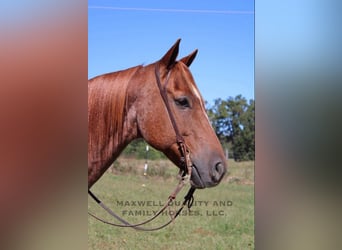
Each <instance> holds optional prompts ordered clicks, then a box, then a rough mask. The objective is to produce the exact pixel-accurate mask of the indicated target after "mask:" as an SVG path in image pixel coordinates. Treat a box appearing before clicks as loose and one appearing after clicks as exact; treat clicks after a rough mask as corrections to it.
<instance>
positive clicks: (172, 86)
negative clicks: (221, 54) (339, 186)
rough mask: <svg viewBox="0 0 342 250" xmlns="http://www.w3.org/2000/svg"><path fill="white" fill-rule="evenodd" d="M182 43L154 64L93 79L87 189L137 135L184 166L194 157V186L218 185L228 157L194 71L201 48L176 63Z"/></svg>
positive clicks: (89, 104) (191, 163) (89, 98)
mask: <svg viewBox="0 0 342 250" xmlns="http://www.w3.org/2000/svg"><path fill="white" fill-rule="evenodd" d="M179 44H180V39H178V40H177V41H176V43H175V44H174V45H173V46H172V47H171V48H170V49H169V50H168V51H167V52H166V54H165V55H164V56H163V57H162V58H161V59H160V60H158V61H156V62H155V63H152V64H149V65H146V66H143V65H138V66H135V67H132V68H128V69H125V70H121V71H117V72H112V73H106V74H102V75H99V76H96V77H94V78H92V79H90V80H88V190H89V189H90V188H91V187H92V185H94V183H95V182H96V181H97V180H98V179H99V178H100V177H101V176H102V175H103V174H104V172H105V171H106V170H107V169H108V168H109V167H110V166H111V164H112V163H113V162H114V161H115V159H117V157H118V156H119V155H120V153H121V152H122V151H123V149H124V148H125V147H126V146H127V145H128V144H129V143H130V142H131V141H133V140H134V139H137V138H143V139H144V140H145V141H146V142H147V143H148V144H150V145H151V146H152V147H154V148H156V149H157V150H159V151H161V152H163V153H164V154H165V155H166V156H167V158H168V159H169V160H171V161H172V162H173V163H174V164H175V165H176V166H177V167H178V168H180V170H183V169H184V157H186V158H189V159H187V161H186V162H188V164H190V165H191V166H190V167H189V166H188V167H189V170H190V172H191V173H190V177H189V178H190V184H191V186H192V187H193V188H199V189H203V188H207V187H213V186H216V185H217V184H219V182H220V181H221V180H222V178H223V177H224V175H225V173H226V171H227V160H226V159H225V155H224V152H223V149H222V146H221V144H220V142H219V140H218V138H217V136H216V134H215V132H214V130H213V128H212V126H211V123H210V121H209V119H208V116H207V114H206V111H205V106H204V101H203V98H202V96H201V94H200V91H199V89H198V87H197V86H196V84H195V81H194V78H193V76H192V74H191V72H190V70H189V67H190V65H191V64H192V62H193V60H194V59H195V57H196V55H197V51H198V50H197V49H196V50H195V51H193V52H192V53H190V54H189V55H188V56H186V57H183V58H182V59H180V60H178V61H177V60H176V59H177V56H178V51H179ZM181 143H182V144H181ZM180 147H184V148H185V149H184V148H183V150H180ZM184 154H186V156H185V155H184ZM180 159H183V161H182V160H180ZM184 171H186V169H185V170H184ZM188 173H189V172H188Z"/></svg>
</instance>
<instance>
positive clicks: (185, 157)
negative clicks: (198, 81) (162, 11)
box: [88, 62, 196, 231]
mask: <svg viewBox="0 0 342 250" xmlns="http://www.w3.org/2000/svg"><path fill="white" fill-rule="evenodd" d="M171 71H172V68H168V73H167V76H166V80H165V83H164V87H163V86H162V83H161V78H160V72H159V62H157V63H156V65H155V76H156V81H157V85H158V88H159V91H160V95H161V97H162V99H163V102H164V105H165V107H166V110H167V113H168V115H169V118H170V121H171V124H172V127H173V129H174V131H175V133H176V143H177V145H178V150H179V152H180V155H181V157H180V166H181V170H180V176H181V179H180V181H179V183H178V185H177V187H176V188H175V190H174V191H173V192H172V193H171V194H170V195H169V198H168V200H167V201H166V202H165V204H164V206H163V207H162V208H161V209H160V210H159V212H157V213H156V214H155V215H154V216H153V217H151V218H150V219H148V220H146V221H143V222H141V223H137V224H131V223H129V222H127V221H126V220H124V219H123V218H121V217H120V216H118V215H117V214H116V213H114V212H113V211H112V210H111V209H110V208H109V207H107V206H106V205H105V204H104V203H103V202H101V200H100V199H99V198H97V197H96V196H95V195H94V194H93V193H92V192H91V191H90V190H89V189H88V194H89V195H90V196H91V197H92V198H93V199H94V200H95V202H96V203H98V204H99V205H100V206H101V207H102V208H103V209H104V210H106V211H107V212H108V213H109V214H110V215H111V216H113V217H114V218H115V219H117V220H118V221H120V222H121V224H117V223H111V222H109V221H106V220H104V219H102V218H100V217H98V216H96V215H94V214H93V213H91V212H89V211H88V214H89V215H90V216H92V217H94V218H95V219H97V220H99V221H101V222H103V223H105V224H108V225H112V226H117V227H130V228H134V229H136V230H142V231H155V230H159V229H162V228H164V227H166V226H167V225H169V224H170V223H171V222H173V221H174V220H175V219H176V218H177V217H178V215H179V214H180V213H181V211H182V210H183V208H184V207H185V205H186V206H187V207H188V209H190V208H191V206H192V204H193V201H194V197H193V193H194V192H195V190H196V189H195V188H194V187H190V189H189V191H188V193H187V194H186V196H185V197H184V201H183V203H182V206H181V207H180V208H179V209H178V210H177V212H175V213H174V215H171V214H170V216H171V218H170V220H169V221H168V222H166V223H165V224H163V225H161V226H158V227H154V228H145V227H141V226H142V225H145V224H147V223H149V222H151V221H152V220H154V219H155V218H157V217H158V216H159V215H160V214H162V213H163V212H164V211H165V210H166V209H167V208H170V206H171V204H172V201H173V200H175V199H176V196H177V194H178V193H179V191H180V190H181V189H182V188H183V187H184V186H185V185H186V184H187V183H188V182H189V181H190V178H191V170H192V162H191V159H190V150H189V148H188V147H187V146H186V144H185V140H184V138H183V136H182V135H181V134H180V132H179V129H178V126H177V123H176V120H175V117H174V115H173V113H172V112H171V108H170V104H169V101H168V97H167V84H168V82H169V78H170V74H171Z"/></svg>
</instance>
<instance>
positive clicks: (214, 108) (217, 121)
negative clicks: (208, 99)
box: [207, 95, 255, 161]
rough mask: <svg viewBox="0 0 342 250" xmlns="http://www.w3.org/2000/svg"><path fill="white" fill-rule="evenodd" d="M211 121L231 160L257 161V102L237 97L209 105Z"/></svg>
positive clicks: (208, 110)
mask: <svg viewBox="0 0 342 250" xmlns="http://www.w3.org/2000/svg"><path fill="white" fill-rule="evenodd" d="M207 113H208V116H209V120H210V121H211V124H212V126H213V128H214V130H215V133H216V135H217V137H218V138H219V140H220V142H221V144H222V146H223V148H224V149H226V150H228V152H229V158H233V159H234V160H235V161H247V160H254V159H255V101H254V100H249V101H247V99H246V98H244V97H242V96H241V95H237V96H236V97H229V98H227V99H226V100H222V99H220V98H219V99H216V100H215V101H214V104H213V105H211V106H209V105H208V104H207Z"/></svg>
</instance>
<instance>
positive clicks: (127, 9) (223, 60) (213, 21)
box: [88, 0, 254, 103]
mask: <svg viewBox="0 0 342 250" xmlns="http://www.w3.org/2000/svg"><path fill="white" fill-rule="evenodd" d="M178 38H181V39H182V41H181V44H180V50H179V58H181V57H183V56H186V55H188V54H189V53H190V52H192V51H193V50H194V49H196V48H197V49H198V50H199V52H198V55H197V57H196V59H195V61H194V62H193V64H192V65H191V72H192V74H193V76H194V79H195V81H196V83H197V85H198V87H199V89H200V91H201V93H202V95H203V97H204V99H205V100H206V101H208V102H209V103H212V101H213V100H214V99H217V98H222V99H225V98H228V97H230V96H236V95H238V94H241V95H242V96H244V97H246V98H247V99H254V1H253V0H232V1H222V0H211V1H200V0H187V1H181V0H176V1H160V0H159V1H157V0H144V1H141V0H140V1H139V0H97V1H94V0H89V1H88V78H91V77H93V76H96V75H99V74H103V73H107V72H113V71H117V70H122V69H125V68H129V67H132V66H136V65H139V64H145V65H146V64H149V63H153V62H155V61H157V60H158V59H160V58H161V57H162V56H163V55H164V53H165V52H166V51H167V50H168V49H169V48H170V47H171V46H172V45H173V44H174V42H175V41H176V40H177V39H178Z"/></svg>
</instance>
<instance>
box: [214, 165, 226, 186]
mask: <svg viewBox="0 0 342 250" xmlns="http://www.w3.org/2000/svg"><path fill="white" fill-rule="evenodd" d="M224 174H225V167H224V165H223V164H222V162H218V163H216V164H215V166H214V167H213V171H212V176H211V177H212V179H213V181H214V182H219V181H220V180H221V179H222V177H223V175H224Z"/></svg>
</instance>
